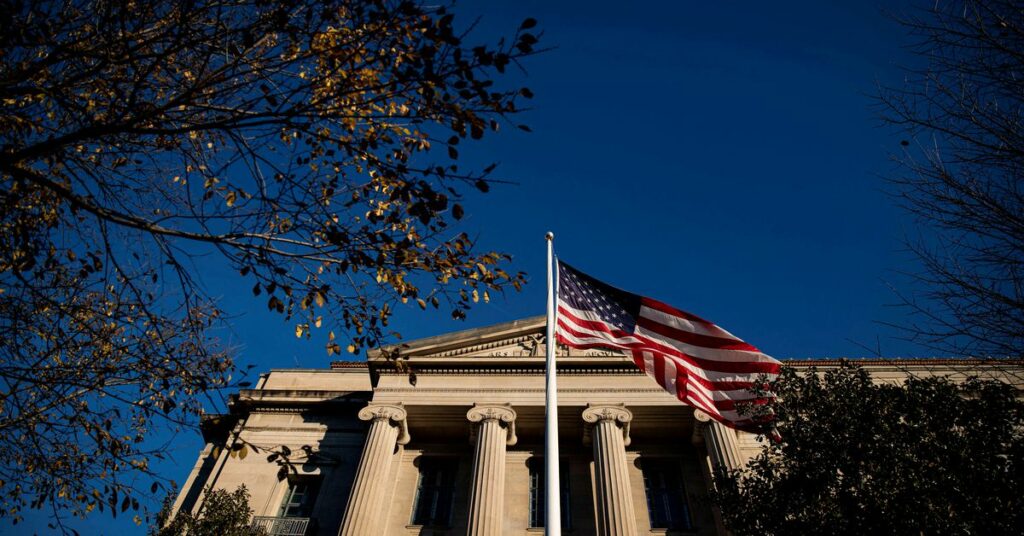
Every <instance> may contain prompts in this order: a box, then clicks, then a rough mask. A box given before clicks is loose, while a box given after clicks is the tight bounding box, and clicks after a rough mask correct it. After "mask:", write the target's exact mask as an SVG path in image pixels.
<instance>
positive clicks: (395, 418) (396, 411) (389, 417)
mask: <svg viewBox="0 0 1024 536" xmlns="http://www.w3.org/2000/svg"><path fill="white" fill-rule="evenodd" d="M408 415H409V414H408V412H406V411H405V408H404V407H402V405H401V404H376V403H373V402H370V403H369V404H368V405H367V406H366V407H365V408H363V409H361V410H359V418H360V419H361V420H364V421H378V420H380V421H383V420H386V421H388V422H389V423H390V424H393V425H395V426H397V427H398V441H397V442H398V444H399V445H406V444H408V443H409V440H410V439H412V438H411V437H410V436H409V423H408V421H407V420H406V418H407V417H408Z"/></svg>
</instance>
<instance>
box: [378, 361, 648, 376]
mask: <svg viewBox="0 0 1024 536" xmlns="http://www.w3.org/2000/svg"><path fill="white" fill-rule="evenodd" d="M415 371H416V375H417V376H424V375H428V374H434V375H438V374H441V375H444V374H450V375H470V376H479V375H495V374H498V375H506V376H507V375H539V374H544V366H543V364H542V363H538V366H536V367H530V368H526V367H515V368H512V367H507V368H506V367H487V368H475V367H430V368H420V367H415ZM379 374H380V375H381V376H387V375H398V376H406V375H408V374H409V373H408V372H402V371H399V370H394V369H381V370H380V371H379ZM558 375H559V376H592V375H620V376H621V375H627V376H643V375H644V372H643V371H642V370H640V369H638V368H636V367H632V366H630V367H628V368H627V367H615V368H582V367H573V368H562V367H559V368H558Z"/></svg>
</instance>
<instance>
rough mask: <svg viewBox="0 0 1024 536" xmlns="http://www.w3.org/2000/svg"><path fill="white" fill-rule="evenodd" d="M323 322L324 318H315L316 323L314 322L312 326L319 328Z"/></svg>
mask: <svg viewBox="0 0 1024 536" xmlns="http://www.w3.org/2000/svg"><path fill="white" fill-rule="evenodd" d="M323 320H324V317H322V316H318V317H316V322H314V323H313V325H315V326H316V327H320V324H321V323H322V322H323Z"/></svg>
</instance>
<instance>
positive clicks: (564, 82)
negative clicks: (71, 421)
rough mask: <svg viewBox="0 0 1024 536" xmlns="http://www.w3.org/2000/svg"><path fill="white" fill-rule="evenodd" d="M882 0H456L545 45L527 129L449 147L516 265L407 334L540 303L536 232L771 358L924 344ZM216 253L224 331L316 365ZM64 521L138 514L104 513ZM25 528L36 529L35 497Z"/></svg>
mask: <svg viewBox="0 0 1024 536" xmlns="http://www.w3.org/2000/svg"><path fill="white" fill-rule="evenodd" d="M837 4H843V5H837ZM881 4H882V3H881V2H879V1H877V0H873V1H867V2H864V1H847V2H842V3H839V2H821V1H813V2H812V1H799V2H770V3H769V2H692V1H685V2H684V1H664V2H657V3H653V2H652V3H647V2H643V3H641V2H636V3H631V2H610V1H609V2H605V1H601V2H597V1H586V2H582V1H581V2H551V1H511V0H509V1H502V2H482V1H481V2H468V1H467V2H463V5H460V6H459V7H458V8H457V10H456V13H458V15H457V18H456V22H457V23H458V22H459V21H460V20H461V21H462V23H464V24H465V23H467V22H468V21H471V20H472V19H473V18H474V17H476V16H478V15H479V16H482V17H483V18H482V20H481V23H480V25H479V26H478V28H477V30H476V34H475V35H477V36H478V37H477V39H478V40H485V39H492V38H494V37H496V36H498V35H500V34H506V35H510V34H511V33H513V32H514V31H515V28H516V27H517V26H518V23H519V22H520V21H521V20H522V19H524V18H526V17H534V18H536V19H538V21H539V23H540V24H539V29H542V30H543V37H542V38H541V44H542V45H544V46H548V47H554V48H553V49H552V50H550V51H548V52H546V53H544V54H541V55H539V56H536V57H534V58H531V59H530V61H528V62H527V63H526V64H525V67H526V69H527V73H525V74H522V73H520V74H516V75H515V77H520V76H521V77H523V78H524V79H525V81H526V84H527V85H528V86H529V87H530V88H531V89H532V90H533V92H534V94H535V95H536V97H535V98H534V100H533V101H532V103H531V105H532V109H531V110H530V111H528V112H527V113H525V114H523V116H522V117H521V121H522V122H524V123H527V124H529V125H530V127H531V128H532V130H533V132H532V133H525V132H521V131H518V130H516V129H514V128H506V129H503V131H502V132H501V133H499V134H498V135H497V136H492V137H491V138H490V139H488V140H485V141H484V142H482V143H479V144H477V145H463V146H460V153H461V154H462V160H460V167H464V166H467V165H472V164H476V165H477V167H479V168H482V167H484V166H486V165H487V164H489V163H491V162H500V165H499V167H498V168H497V170H496V172H495V173H496V176H498V177H500V178H505V179H509V180H512V181H515V182H516V184H515V185H505V186H498V187H495V188H494V189H492V191H491V192H490V193H489V194H486V195H481V194H473V195H470V196H469V199H468V200H467V202H466V203H465V205H466V209H467V212H468V214H469V215H468V216H467V218H465V219H464V222H465V224H464V227H463V228H464V229H465V230H466V231H468V232H469V233H470V234H471V235H472V236H479V239H480V244H481V245H482V246H484V247H487V248H492V249H498V250H502V251H505V252H508V253H511V254H513V255H514V264H513V268H516V269H520V270H524V271H527V272H529V273H530V275H531V283H530V284H529V285H527V286H526V287H525V289H524V290H523V292H521V293H512V294H508V295H505V296H495V297H492V300H491V303H490V304H488V305H483V304H481V305H480V306H479V307H478V308H477V309H475V310H473V311H471V312H470V315H469V318H468V319H467V320H466V321H464V322H456V321H452V320H450V319H449V318H448V317H447V315H441V314H435V313H431V312H429V311H428V312H420V311H419V309H418V308H416V307H415V306H413V308H412V309H410V310H407V311H399V314H398V316H397V317H396V319H395V322H393V326H394V327H395V328H396V329H398V330H399V331H400V332H402V333H403V335H405V337H406V338H407V339H408V338H416V337H422V336H429V335H435V334H440V333H444V332H448V331H453V330H457V329H466V328H471V327H478V326H483V325H487V324H492V323H497V322H504V321H508V320H514V319H517V318H522V317H527V316H533V315H539V314H543V312H544V305H545V285H544V279H543V270H544V254H545V249H544V248H545V245H544V238H543V237H544V233H545V232H546V231H549V230H550V231H553V232H554V233H555V234H556V253H557V254H558V255H559V256H561V257H562V258H564V259H565V260H567V261H568V262H570V263H572V264H573V265H574V266H577V267H578V268H580V269H581V270H584V271H587V272H589V273H590V274H591V275H593V276H595V277H597V278H600V279H603V280H605V281H607V282H609V283H611V284H614V285H616V286H619V287H622V288H625V289H627V290H630V291H633V292H636V293H639V294H644V295H648V296H651V297H654V298H657V299H659V300H662V301H665V302H667V303H670V304H672V305H675V306H677V307H679V308H681V309H684V310H687V311H690V312H693V313H695V314H698V315H700V316H703V317H704V318H707V319H708V320H711V321H713V322H716V323H718V324H719V325H721V326H723V327H724V328H725V329H727V330H729V331H731V332H732V333H734V334H735V335H737V336H739V337H741V338H743V339H745V340H747V341H748V342H750V343H752V344H754V345H755V346H758V347H759V348H760V349H762V350H764V351H765V352H767V353H769V354H771V355H774V356H776V357H780V358H810V357H815V358H819V357H840V356H851V357H857V356H870V355H871V354H872V353H873V352H870V351H868V350H867V349H865V348H864V347H865V346H866V347H870V348H876V347H877V348H880V350H881V354H882V355H884V356H887V357H895V356H920V355H923V351H922V350H921V349H920V348H916V347H914V346H913V345H911V344H910V343H907V342H904V341H901V340H900V339H899V338H898V337H897V336H896V335H897V334H896V332H894V331H893V330H892V329H891V328H888V327H886V326H885V325H884V323H886V322H891V323H900V322H905V321H906V319H905V317H904V314H905V313H904V311H902V310H900V309H898V308H894V307H892V306H891V305H892V304H894V303H896V302H897V301H898V300H897V298H896V296H895V295H894V293H893V291H892V290H890V288H889V285H893V286H895V287H897V288H899V289H901V290H903V291H912V290H913V289H912V288H910V287H909V286H907V285H908V284H909V283H908V282H907V280H906V278H905V277H902V276H900V275H899V273H900V272H901V271H908V270H909V271H912V270H913V269H914V264H913V263H912V259H911V258H910V257H909V256H908V255H907V254H906V253H904V252H903V251H902V239H903V237H904V236H905V235H908V234H914V233H916V230H915V229H914V227H913V222H912V221H911V220H910V219H909V218H908V217H906V216H904V215H903V214H902V213H901V212H900V210H899V209H898V208H897V207H895V206H894V203H893V202H892V199H890V198H889V197H888V196H887V195H886V194H885V193H884V189H885V188H886V185H885V182H884V180H883V179H882V178H881V177H882V176H884V175H885V174H886V173H888V172H890V171H891V170H892V169H893V165H892V164H891V160H890V156H891V154H892V153H894V152H897V151H898V150H899V143H898V142H899V139H900V138H899V137H898V135H897V134H896V133H894V132H892V131H891V130H888V129H886V128H884V127H883V126H882V125H881V123H880V121H879V120H878V119H877V116H876V110H875V109H874V108H873V102H872V95H873V94H875V93H876V86H877V84H878V83H886V84H899V83H900V80H901V79H902V74H901V71H900V69H899V67H898V66H899V65H901V64H902V65H906V64H908V63H910V62H913V61H914V59H913V58H912V57H910V56H909V55H908V52H907V51H906V48H905V47H906V45H907V44H909V40H908V37H907V36H905V35H904V33H903V31H902V30H901V28H900V27H899V26H898V25H897V24H895V23H894V22H892V21H891V20H889V19H888V18H886V16H885V15H884V13H883V12H882V9H883V8H882V7H881ZM886 5H887V6H889V9H895V10H899V9H905V8H899V7H892V4H889V3H886ZM477 39H474V38H470V39H469V41H474V40H477ZM211 263H212V264H211V265H209V266H207V265H205V264H203V265H202V269H203V271H204V272H205V277H206V279H205V282H206V286H207V288H208V289H209V290H210V291H211V292H212V293H214V294H221V295H222V296H223V301H222V304H223V306H224V307H225V309H227V311H229V312H230V313H232V314H234V315H235V316H234V318H233V320H232V328H231V329H230V330H228V331H225V332H224V333H222V337H223V339H224V340H225V341H226V342H228V343H229V344H231V345H232V346H234V347H236V348H237V349H238V355H239V360H240V361H241V362H242V363H243V364H249V363H252V364H255V365H256V367H255V369H254V370H258V371H264V370H267V369H270V368H286V367H312V368H322V367H327V366H328V364H329V362H330V360H331V358H329V357H328V356H327V355H326V353H325V351H324V347H323V340H322V339H321V338H320V337H319V335H318V337H316V338H314V339H313V340H312V341H307V340H304V339H301V340H300V339H296V338H295V337H294V333H293V329H294V326H290V325H286V324H284V323H283V322H282V321H281V318H280V317H279V316H276V315H270V314H267V313H266V308H265V306H264V302H262V301H260V300H258V299H252V298H251V294H250V293H249V290H248V288H249V285H247V284H244V282H239V281H237V278H235V277H234V273H233V272H232V273H228V272H226V271H223V270H222V269H220V268H218V267H217V266H216V263H215V262H214V261H213V260H211ZM250 284H251V282H250ZM342 346H343V347H344V346H345V345H344V344H343V345H342ZM174 443H175V447H174V449H173V452H172V454H173V459H172V460H169V461H168V462H166V463H161V464H158V465H157V467H159V468H160V470H162V471H164V472H165V474H166V475H167V476H168V477H170V478H173V479H175V480H177V481H178V482H179V483H180V482H182V481H183V480H184V479H185V477H186V476H187V474H188V472H189V471H190V470H191V468H192V465H193V463H194V462H195V456H196V454H197V453H198V452H199V450H200V448H201V444H200V440H199V437H198V433H195V432H191V431H187V432H183V433H182V434H180V435H179V436H178V437H177V438H176V439H175V440H174ZM141 487H143V488H147V489H148V483H144V484H143V485H142V486H141ZM150 506H151V507H154V508H155V507H157V506H158V504H157V502H156V501H154V502H153V503H151V504H150ZM105 515H106V514H104V516H105ZM73 526H76V527H78V528H79V529H80V530H82V531H83V533H102V534H110V533H126V534H131V533H141V532H144V528H137V527H135V526H134V525H133V524H131V522H130V521H126V520H123V519H120V518H119V519H118V520H117V521H116V522H111V521H110V520H109V518H107V517H103V516H100V515H96V516H93V518H92V519H90V520H89V521H87V522H85V523H80V524H75V525H73ZM27 528H28V529H30V530H35V531H39V532H41V533H46V532H49V530H48V529H46V525H45V521H42V518H41V517H37V516H33V517H32V518H31V519H29V520H28V523H27ZM25 530H26V526H18V527H13V528H12V527H10V526H7V525H0V532H10V533H21V532H23V531H25Z"/></svg>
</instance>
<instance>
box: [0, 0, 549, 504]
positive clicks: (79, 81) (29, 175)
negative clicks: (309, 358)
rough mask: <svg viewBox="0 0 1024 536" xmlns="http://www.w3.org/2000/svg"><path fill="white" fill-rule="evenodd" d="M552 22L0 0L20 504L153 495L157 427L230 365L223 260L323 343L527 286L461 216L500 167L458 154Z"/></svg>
mask: <svg viewBox="0 0 1024 536" xmlns="http://www.w3.org/2000/svg"><path fill="white" fill-rule="evenodd" d="M535 24H536V23H535V21H533V20H530V19H527V20H526V21H524V22H523V23H522V24H521V25H520V26H519V27H518V28H516V27H515V26H513V27H510V30H511V31H512V32H513V34H512V35H511V36H509V37H508V39H503V40H501V41H499V42H498V43H497V44H496V45H473V46H471V45H468V44H466V43H465V39H466V38H467V35H466V34H465V33H464V32H462V33H460V31H457V30H456V26H455V23H454V17H453V14H452V13H450V12H449V10H448V9H446V8H443V7H428V6H425V5H421V4H418V3H413V2H402V1H391V0H380V1H370V2H364V1H356V0H352V1H349V0H328V1H323V2H316V3H313V2H308V3H307V2H299V3H296V2H290V1H281V0H255V1H231V0H223V1H217V0H214V1H210V2H203V1H188V0H169V1H168V0H160V1H155V0H137V1H102V0H97V1H41V2H17V1H15V2H4V3H3V4H2V5H0V26H2V28H3V31H0V103H2V108H0V341H2V342H0V458H2V460H3V462H2V465H0V495H2V501H3V503H2V508H0V517H5V516H6V517H12V518H14V519H17V518H18V517H19V515H20V514H19V512H20V511H21V510H22V509H23V508H24V507H25V506H26V505H30V506H35V507H41V506H43V505H55V506H56V511H58V512H60V511H70V512H73V513H75V514H84V513H85V512H87V511H90V510H92V509H94V508H99V509H106V510H109V511H111V512H121V511H125V510H128V509H138V507H139V503H138V501H137V498H136V496H137V493H136V492H135V491H134V489H133V486H132V484H131V483H132V479H131V478H125V476H124V475H125V472H126V471H132V472H137V471H142V472H147V471H148V467H149V460H150V459H151V457H152V456H155V455H159V454H160V448H159V447H156V448H153V447H147V446H146V445H148V443H147V442H146V437H147V436H148V435H150V434H151V433H152V432H153V430H154V428H155V427H158V426H161V424H160V423H161V422H167V421H170V422H172V423H180V424H188V423H190V422H192V417H193V416H194V415H195V414H197V413H198V412H200V402H201V401H202V396H203V395H204V393H209V392H210V391H211V390H214V389H217V388H220V387H223V386H225V385H228V384H229V383H230V382H231V381H232V380H231V374H232V371H233V369H234V364H233V361H232V357H231V355H230V354H229V353H228V352H227V351H225V349H224V348H223V347H222V346H220V345H219V344H218V341H216V340H215V338H214V337H213V336H212V335H211V329H212V328H215V327H217V326H219V325H222V323H223V321H224V320H223V319H224V313H223V312H222V311H221V310H220V309H219V308H218V306H217V304H216V303H215V302H214V301H213V300H211V299H210V297H209V295H208V294H207V293H206V292H204V290H203V289H204V288H205V287H204V286H203V276H204V273H205V272H206V271H207V267H209V266H227V267H228V268H223V269H221V270H222V271H223V270H224V269H229V270H232V271H233V272H234V273H237V274H238V277H239V278H244V279H247V280H248V284H247V285H246V286H247V287H248V286H249V285H251V289H252V294H253V295H255V301H254V306H259V307H267V308H269V309H270V310H272V311H275V312H277V313H280V314H281V315H283V317H284V318H285V319H287V320H288V321H289V326H288V327H287V328H286V331H287V332H288V333H289V334H290V333H292V332H293V329H294V334H295V335H297V336H300V337H308V336H309V334H310V333H311V332H312V331H313V330H314V329H317V328H320V329H324V330H327V331H329V337H328V338H329V343H328V345H327V347H326V351H327V353H328V354H335V353H338V352H342V351H344V349H343V348H342V345H343V344H344V345H348V347H347V350H348V351H350V352H352V353H357V352H359V351H360V350H361V349H362V348H366V347H368V346H374V345H376V344H378V342H379V341H381V340H383V339H384V338H385V337H387V336H388V335H389V333H388V331H387V327H386V326H387V323H388V319H389V317H390V315H391V314H392V312H393V311H394V309H395V307H396V306H398V305H399V304H401V303H407V304H409V305H411V306H414V307H415V306H418V307H420V308H437V309H441V310H443V311H445V314H451V315H452V316H455V317H457V318H461V317H463V316H464V315H465V313H466V311H467V310H468V309H469V308H470V307H471V306H472V305H473V304H474V303H475V302H477V301H479V300H487V299H489V297H490V294H491V293H493V292H501V291H503V290H504V289H506V288H508V287H514V288H519V286H520V285H521V284H522V283H523V282H524V277H523V275H522V274H518V273H509V272H507V271H505V268H504V266H505V264H506V263H507V261H508V260H509V257H508V256H507V255H505V254H502V253H497V252H489V251H478V250H477V249H476V248H475V247H474V241H473V239H471V238H470V237H469V236H468V235H467V234H466V233H465V232H463V231H460V230H457V229H455V226H453V224H454V223H455V222H456V221H457V220H459V219H461V218H463V216H464V214H465V213H466V209H465V208H464V207H463V206H462V201H461V199H462V194H463V193H464V192H466V191H467V190H479V191H483V192H486V191H487V190H488V189H489V188H490V187H491V185H492V184H493V181H492V180H491V178H490V175H489V174H490V172H491V171H492V168H493V166H492V167H491V168H487V169H482V170H471V169H465V168H462V167H460V166H459V165H458V164H457V159H458V157H459V152H460V150H463V149H464V148H465V147H466V145H467V143H468V142H470V141H472V140H478V139H480V138H482V137H484V136H485V135H487V134H488V133H490V132H494V131H497V130H498V129H499V127H503V126H511V127H512V128H516V127H519V126H520V125H517V124H515V123H512V122H511V119H510V118H511V116H512V115H513V114H515V113H516V112H517V111H518V110H519V105H520V104H519V102H520V101H521V99H523V98H528V97H530V96H531V94H530V92H529V90H527V89H525V88H517V87H511V88H506V87H501V86H500V85H498V84H496V83H495V78H496V77H500V75H502V74H503V73H506V72H507V71H508V70H510V69H513V68H518V65H519V63H518V62H519V60H520V59H522V58H523V57H524V56H528V55H530V54H532V53H534V51H535V45H536V43H537V35H536V33H535V30H533V28H534V26H535ZM522 128H524V129H525V128H526V127H522ZM437 149H440V151H437ZM336 334H337V335H336ZM289 336H290V335H289ZM341 340H344V341H346V342H345V343H342V342H340V341H341ZM157 416H160V417H161V418H160V419H155V417H157Z"/></svg>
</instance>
